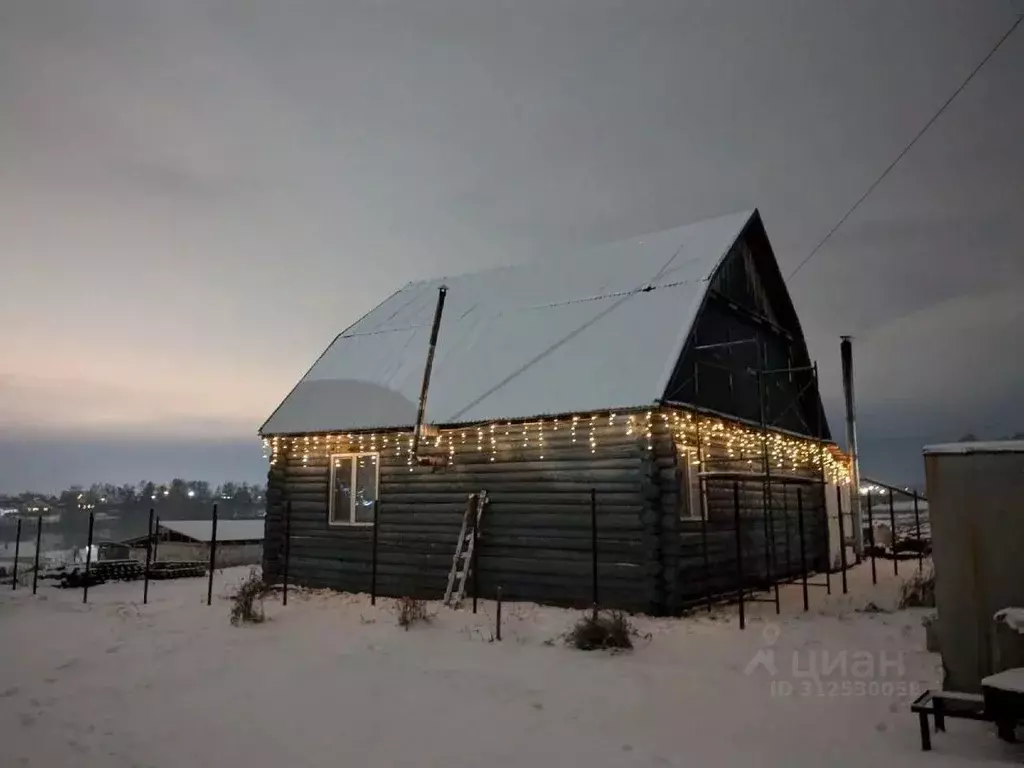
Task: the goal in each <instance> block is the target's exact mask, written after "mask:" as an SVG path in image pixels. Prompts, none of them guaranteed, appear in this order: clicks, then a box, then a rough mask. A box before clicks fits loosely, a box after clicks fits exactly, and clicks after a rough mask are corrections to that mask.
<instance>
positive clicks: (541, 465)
mask: <svg viewBox="0 0 1024 768" xmlns="http://www.w3.org/2000/svg"><path fill="white" fill-rule="evenodd" d="M641 465H642V462H641V460H640V459H639V458H638V457H627V458H605V457H603V456H600V455H591V457H590V459H589V460H584V461H583V462H580V461H576V460H574V461H559V460H557V459H549V458H545V459H544V460H543V461H495V462H490V461H488V462H484V463H480V464H472V465H467V464H455V465H453V466H452V467H445V468H440V469H439V470H438V471H437V472H436V475H437V476H442V477H443V476H445V475H447V474H451V473H453V472H468V473H472V474H474V475H476V474H480V475H504V474H508V475H519V474H521V473H524V472H525V473H527V474H530V473H543V474H551V475H561V474H562V473H565V474H566V479H571V478H580V477H588V476H589V475H590V474H591V473H594V474H595V477H598V476H600V475H601V474H602V473H604V472H617V471H639V469H640V467H641ZM380 472H381V477H386V476H388V475H398V474H401V475H408V474H414V473H410V472H409V468H408V466H407V465H405V464H402V465H401V466H394V465H388V464H384V465H382V466H381V470H380ZM425 476H429V474H427V475H425Z"/></svg>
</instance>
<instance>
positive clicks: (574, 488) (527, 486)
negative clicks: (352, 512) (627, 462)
mask: <svg viewBox="0 0 1024 768" xmlns="http://www.w3.org/2000/svg"><path fill="white" fill-rule="evenodd" d="M480 490H486V491H487V494H488V496H491V497H497V496H499V495H501V496H502V497H504V496H510V497H511V496H518V495H520V494H544V495H553V494H571V495H573V496H574V497H575V498H577V499H584V500H585V501H586V502H587V503H589V502H590V492H591V491H594V492H595V493H596V494H598V496H599V497H600V498H602V499H603V498H606V497H611V498H625V497H634V496H636V495H637V494H638V493H640V490H641V479H640V478H639V477H636V478H633V479H626V480H624V481H622V482H604V483H597V482H590V483H572V482H551V481H547V480H545V479H544V478H528V477H524V478H521V479H520V481H518V482H516V481H505V482H486V483H482V482H460V481H458V480H455V481H454V482H447V483H437V482H432V483H421V482H417V480H415V479H412V480H407V481H404V482H403V481H395V480H389V481H386V482H385V483H383V484H382V486H381V491H380V496H381V500H382V501H384V500H389V499H396V498H399V497H402V496H409V495H415V494H431V495H436V494H458V495H459V496H461V497H462V498H463V500H465V499H466V498H467V497H468V496H469V495H470V494H471V493H476V492H478V491H480ZM446 500H447V499H446Z"/></svg>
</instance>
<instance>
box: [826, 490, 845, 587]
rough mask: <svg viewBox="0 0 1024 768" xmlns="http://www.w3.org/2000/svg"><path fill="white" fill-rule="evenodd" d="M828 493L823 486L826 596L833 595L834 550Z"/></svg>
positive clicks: (840, 520) (840, 518)
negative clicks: (830, 541) (831, 538)
mask: <svg viewBox="0 0 1024 768" xmlns="http://www.w3.org/2000/svg"><path fill="white" fill-rule="evenodd" d="M827 493H828V491H827V490H826V486H825V485H822V486H821V517H822V519H823V520H824V522H825V527H824V528H823V529H822V531H821V533H822V549H824V551H825V594H828V595H831V594H832V548H831V547H830V545H829V535H828V528H829V523H828V496H827V495H826V494H827ZM842 522H843V518H842V510H840V517H839V524H840V525H842Z"/></svg>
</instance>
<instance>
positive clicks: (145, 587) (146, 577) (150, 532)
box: [142, 507, 153, 605]
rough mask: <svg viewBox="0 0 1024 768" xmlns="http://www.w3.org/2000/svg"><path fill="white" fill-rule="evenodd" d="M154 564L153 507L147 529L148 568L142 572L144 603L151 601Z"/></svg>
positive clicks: (150, 509) (150, 510)
mask: <svg viewBox="0 0 1024 768" xmlns="http://www.w3.org/2000/svg"><path fill="white" fill-rule="evenodd" d="M152 564H153V508H152V507H150V508H149V528H148V529H147V530H146V570H145V571H144V572H143V574H142V604H143V605H146V604H147V603H149V568H150V566H151V565H152Z"/></svg>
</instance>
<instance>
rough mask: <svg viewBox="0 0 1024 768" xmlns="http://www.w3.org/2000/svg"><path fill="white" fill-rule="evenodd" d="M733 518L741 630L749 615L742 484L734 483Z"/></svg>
mask: <svg viewBox="0 0 1024 768" xmlns="http://www.w3.org/2000/svg"><path fill="white" fill-rule="evenodd" d="M732 516H733V523H734V525H735V526H736V599H737V601H738V602H739V608H740V629H746V627H747V615H746V610H745V606H744V604H743V538H742V535H743V534H742V531H741V530H740V484H739V482H737V481H736V480H733V483H732Z"/></svg>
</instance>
